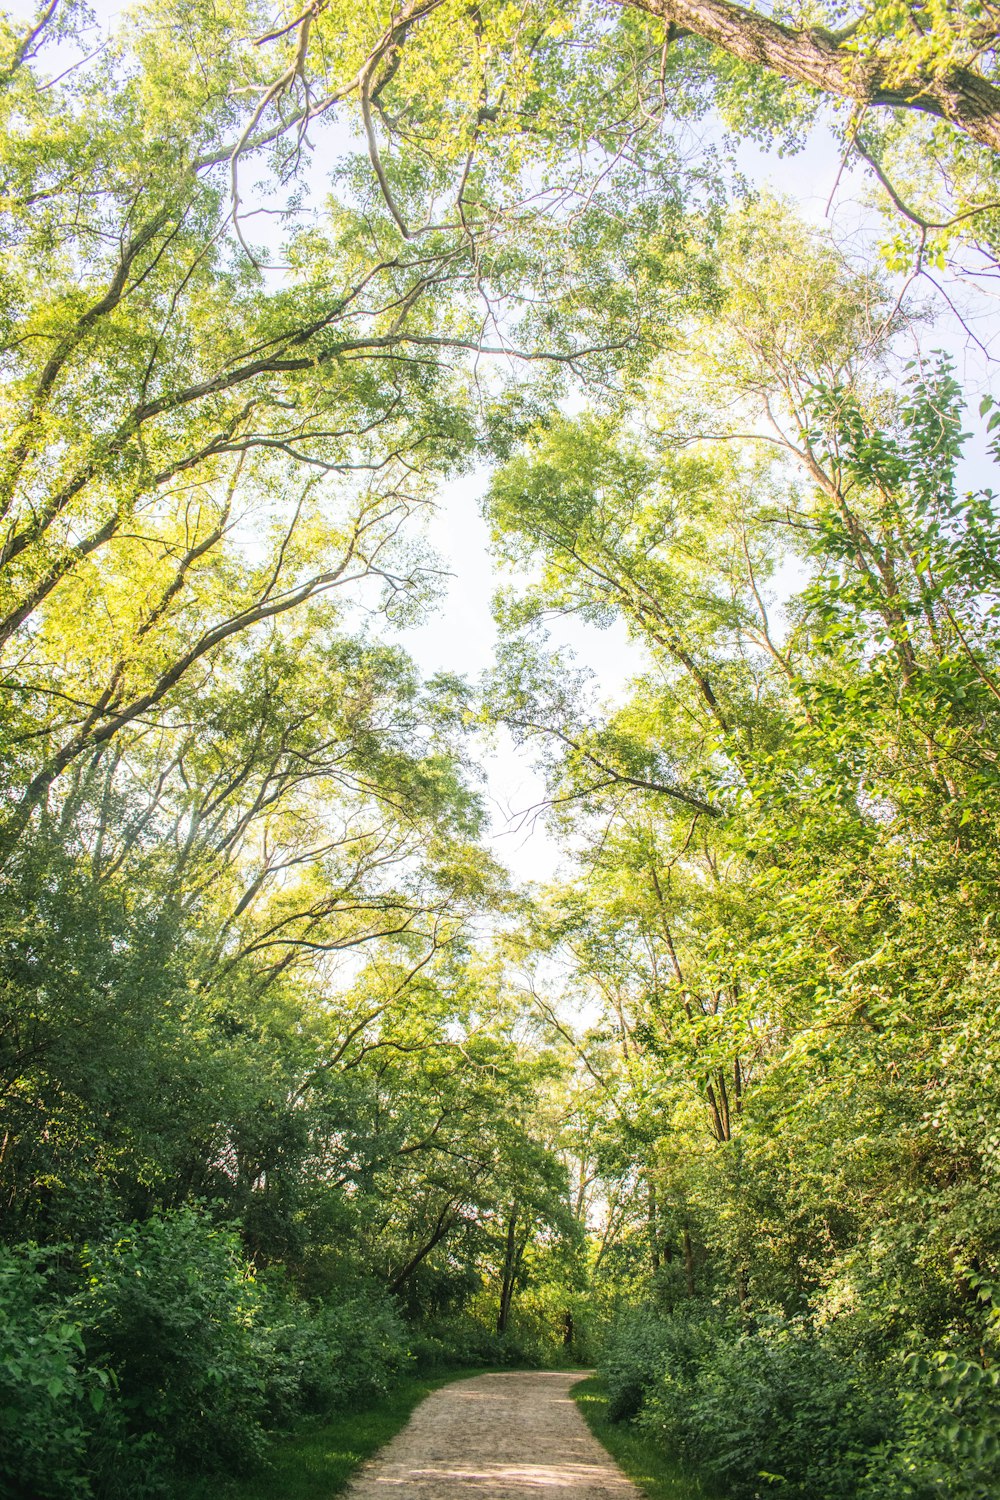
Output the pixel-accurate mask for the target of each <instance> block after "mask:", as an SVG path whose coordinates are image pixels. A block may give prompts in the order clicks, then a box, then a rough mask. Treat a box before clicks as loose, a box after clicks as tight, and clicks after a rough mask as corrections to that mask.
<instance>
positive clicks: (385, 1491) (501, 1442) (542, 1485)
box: [345, 1370, 640, 1500]
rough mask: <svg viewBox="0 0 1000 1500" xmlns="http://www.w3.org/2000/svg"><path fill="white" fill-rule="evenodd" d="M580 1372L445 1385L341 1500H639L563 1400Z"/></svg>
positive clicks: (529, 1374) (515, 1375)
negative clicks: (549, 1494) (553, 1496)
mask: <svg viewBox="0 0 1000 1500" xmlns="http://www.w3.org/2000/svg"><path fill="white" fill-rule="evenodd" d="M584 1378H585V1372H570V1371H551V1370H546V1371H530V1372H522V1371H518V1372H504V1373H503V1374H499V1375H477V1376H474V1377H473V1378H472V1379H469V1380H458V1381H454V1382H453V1383H451V1384H450V1385H446V1386H443V1387H442V1388H441V1389H440V1390H437V1391H434V1392H433V1394H432V1395H430V1396H428V1397H427V1399H426V1400H425V1401H423V1402H422V1403H421V1404H420V1406H418V1407H417V1410H416V1411H415V1412H414V1414H413V1416H412V1417H411V1419H410V1421H409V1423H408V1425H407V1426H406V1427H405V1428H404V1429H403V1431H402V1432H400V1433H399V1434H398V1435H397V1436H396V1437H395V1438H393V1440H392V1442H390V1443H389V1444H388V1445H387V1446H386V1447H385V1448H383V1449H382V1451H381V1452H380V1453H378V1454H376V1456H375V1457H374V1458H373V1459H370V1460H369V1462H368V1463H366V1464H365V1465H364V1466H363V1467H362V1468H361V1469H360V1470H359V1471H358V1473H357V1474H356V1475H355V1477H354V1478H353V1479H352V1481H351V1482H350V1484H349V1485H348V1487H347V1490H346V1492H345V1493H346V1497H347V1500H390V1497H391V1496H393V1495H394V1494H395V1495H405V1496H406V1497H407V1500H468V1497H472V1496H479V1497H485V1496H489V1497H490V1500H539V1496H540V1492H541V1491H544V1490H557V1491H558V1493H559V1500H640V1491H639V1490H637V1489H636V1488H635V1486H634V1485H633V1484H632V1483H631V1482H630V1481H629V1480H628V1479H626V1478H625V1476H624V1474H623V1473H622V1472H621V1470H620V1469H619V1468H618V1467H617V1465H616V1464H615V1462H614V1460H613V1459H611V1458H610V1457H609V1456H608V1454H607V1453H606V1452H605V1450H604V1449H603V1448H602V1447H601V1445H600V1443H598V1441H597V1440H596V1438H594V1437H593V1436H592V1435H591V1433H590V1432H589V1431H588V1429H587V1426H586V1424H585V1422H584V1420H583V1418H582V1417H581V1416H580V1413H579V1411H578V1410H577V1408H576V1405H575V1404H574V1402H573V1399H572V1397H571V1395H570V1389H571V1387H572V1386H573V1385H574V1383H575V1382H576V1381H578V1380H582V1379H584Z"/></svg>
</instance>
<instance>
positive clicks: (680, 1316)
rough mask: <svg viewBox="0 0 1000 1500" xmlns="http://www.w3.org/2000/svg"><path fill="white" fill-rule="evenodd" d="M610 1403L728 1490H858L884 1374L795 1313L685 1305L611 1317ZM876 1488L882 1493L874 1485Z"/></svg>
mask: <svg viewBox="0 0 1000 1500" xmlns="http://www.w3.org/2000/svg"><path fill="white" fill-rule="evenodd" d="M603 1374H604V1377H605V1380H606V1383H607V1388H608V1396H609V1414H611V1413H613V1414H614V1416H615V1418H616V1419H617V1420H623V1419H629V1418H632V1419H634V1420H635V1421H636V1422H637V1425H639V1426H640V1427H641V1428H642V1429H643V1430H644V1431H646V1432H647V1433H649V1434H650V1435H652V1436H654V1437H655V1438H656V1439H657V1441H658V1442H659V1443H661V1444H662V1445H663V1446H664V1447H665V1448H666V1449H667V1450H668V1451H670V1452H672V1453H675V1454H678V1455H680V1456H681V1457H683V1458H684V1459H686V1460H687V1462H688V1463H690V1464H691V1466H692V1467H693V1468H695V1469H697V1470H699V1471H700V1472H701V1473H702V1474H703V1475H704V1476H705V1478H706V1479H708V1480H709V1481H710V1482H711V1483H712V1484H713V1485H718V1486H719V1487H720V1488H721V1489H722V1490H723V1492H724V1493H725V1494H726V1495H727V1496H728V1497H731V1500H756V1497H758V1496H761V1495H764V1494H766V1493H768V1492H769V1491H771V1490H772V1489H776V1488H780V1490H781V1493H782V1494H783V1495H785V1496H787V1497H788V1500H793V1497H794V1500H818V1497H820V1496H822V1500H856V1497H857V1495H858V1493H859V1487H860V1485H861V1484H862V1483H863V1482H864V1480H865V1476H866V1474H867V1472H868V1467H869V1462H870V1458H871V1455H872V1453H873V1450H874V1449H875V1448H876V1446H877V1445H878V1444H879V1442H880V1441H881V1440H882V1438H883V1436H884V1433H885V1431H886V1421H887V1412H888V1393H887V1390H886V1387H885V1384H884V1382H880V1381H879V1380H878V1379H877V1378H875V1377H873V1376H872V1374H871V1373H870V1372H864V1371H861V1370H860V1369H858V1368H856V1367H855V1366H853V1365H852V1364H851V1362H850V1361H849V1360H848V1359H846V1358H845V1357H844V1356H843V1355H841V1354H840V1353H839V1351H838V1350H837V1349H836V1348H835V1346H834V1345H833V1344H832V1343H831V1342H830V1341H828V1340H825V1339H823V1338H822V1337H820V1336H818V1335H816V1334H815V1333H813V1332H812V1331H811V1330H810V1329H809V1328H808V1327H807V1326H806V1325H804V1324H802V1323H798V1322H794V1321H792V1322H777V1321H776V1322H775V1323H774V1324H772V1325H770V1326H763V1327H760V1328H758V1329H756V1330H754V1331H752V1332H751V1331H747V1330H746V1329H745V1328H744V1327H742V1326H741V1325H740V1324H739V1323H737V1322H736V1321H735V1320H733V1319H728V1318H725V1317H723V1316H721V1315H719V1314H718V1313H714V1314H713V1313H711V1312H709V1311H708V1310H706V1309H704V1308H703V1309H698V1308H697V1306H696V1305H695V1306H693V1307H692V1308H691V1309H690V1310H686V1311H681V1312H678V1313H675V1314H674V1315H672V1316H670V1317H668V1318H663V1317H660V1316H658V1315H657V1314H656V1312H655V1311H649V1310H647V1311H643V1312H640V1313H636V1314H632V1315H631V1316H629V1317H628V1318H626V1319H623V1320H622V1321H621V1323H620V1324H619V1325H618V1327H617V1328H616V1330H615V1332H614V1334H613V1336H612V1338H611V1340H610V1341H609V1345H608V1349H607V1352H606V1355H605V1359H604V1363H603ZM880 1493H883V1494H884V1493H885V1492H880Z"/></svg>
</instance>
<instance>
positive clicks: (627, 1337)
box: [601, 1303, 718, 1422]
mask: <svg viewBox="0 0 1000 1500" xmlns="http://www.w3.org/2000/svg"><path fill="white" fill-rule="evenodd" d="M716 1324H717V1319H715V1320H714V1321H713V1313H712V1309H711V1308H708V1307H704V1306H703V1305H702V1304H700V1303H691V1304H689V1306H688V1307H686V1308H684V1309H683V1310H682V1311H679V1312H677V1313H675V1314H673V1315H672V1316H670V1317H669V1318H665V1317H663V1315H662V1314H661V1313H660V1312H659V1311H658V1310H657V1309H655V1308H649V1307H646V1308H637V1309H636V1310H634V1311H633V1312H630V1313H626V1314H625V1315H624V1316H623V1317H621V1318H619V1319H618V1321H617V1322H616V1323H615V1324H614V1327H613V1328H612V1330H611V1334H610V1336H609V1338H608V1340H607V1342H606V1344H605V1348H604V1353H603V1357H602V1359H601V1375H602V1377H603V1380H604V1384H605V1387H606V1389H607V1393H608V1420H609V1421H611V1422H625V1421H631V1420H632V1419H633V1418H634V1417H636V1416H638V1414H639V1413H640V1411H642V1409H643V1407H644V1406H645V1404H646V1401H647V1399H648V1398H649V1396H650V1395H651V1394H652V1393H653V1392H656V1393H657V1394H658V1396H659V1398H660V1399H661V1400H662V1399H663V1398H664V1395H665V1389H666V1387H668V1386H671V1387H676V1388H677V1390H678V1393H679V1399H680V1400H681V1401H682V1402H683V1401H684V1400H686V1399H687V1398H688V1395H689V1393H690V1391H691V1390H692V1389H693V1387H694V1383H695V1381H696V1378H697V1373H698V1369H699V1367H700V1364H701V1361H702V1360H703V1358H704V1357H705V1355H706V1353H707V1351H708V1350H709V1348H710V1347H711V1345H712V1342H713V1340H714V1339H715V1338H716V1337H718V1329H717V1327H716Z"/></svg>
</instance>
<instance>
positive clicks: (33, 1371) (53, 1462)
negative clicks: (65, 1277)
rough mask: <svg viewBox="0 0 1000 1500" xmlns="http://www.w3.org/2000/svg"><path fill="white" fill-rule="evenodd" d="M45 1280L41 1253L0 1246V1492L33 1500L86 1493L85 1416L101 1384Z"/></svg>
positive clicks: (101, 1395) (97, 1400)
mask: <svg viewBox="0 0 1000 1500" xmlns="http://www.w3.org/2000/svg"><path fill="white" fill-rule="evenodd" d="M52 1283H53V1277H52V1273H51V1270H50V1267H49V1262H48V1261H47V1260H46V1258H45V1257H43V1255H42V1253H41V1252H39V1251H37V1250H30V1249H29V1250H27V1251H12V1250H5V1249H0V1455H2V1456H0V1494H4V1495H10V1496H25V1497H27V1496H37V1497H38V1500H55V1497H62V1496H69V1495H76V1496H81V1497H83V1496H87V1495H89V1494H90V1493H91V1491H90V1486H89V1483H88V1481H87V1478H86V1474H85V1467H86V1442H87V1426H86V1412H87V1410H88V1407H90V1406H91V1403H93V1407H97V1406H100V1405H101V1404H102V1403H103V1402H104V1399H105V1387H106V1382H107V1380H108V1376H107V1374H106V1372H105V1371H103V1370H88V1369H87V1368H86V1363H85V1358H84V1345H83V1337H82V1335H81V1332H80V1329H79V1327H78V1326H77V1324H76V1323H74V1322H73V1321H72V1320H71V1318H70V1316H69V1311H68V1308H67V1307H66V1305H65V1303H64V1302H60V1300H59V1299H58V1297H57V1295H56V1293H55V1289H54V1287H53V1284H52ZM91 1409H93V1408H91Z"/></svg>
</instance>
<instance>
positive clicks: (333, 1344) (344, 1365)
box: [259, 1289, 414, 1421]
mask: <svg viewBox="0 0 1000 1500" xmlns="http://www.w3.org/2000/svg"><path fill="white" fill-rule="evenodd" d="M261 1325H262V1326H261V1330H260V1334H259V1340H260V1343H261V1345H262V1346H263V1345H265V1344H266V1346H267V1365H268V1370H269V1373H268V1379H267V1399H268V1410H269V1412H270V1415H271V1417H272V1419H273V1420H276V1421H286V1420H288V1419H289V1418H290V1417H291V1416H293V1415H294V1414H295V1412H297V1411H310V1412H323V1411H332V1410H334V1409H336V1408H338V1407H343V1406H347V1405H349V1404H350V1403H351V1402H358V1403H359V1404H362V1405H363V1404H364V1403H365V1402H370V1401H372V1400H373V1399H374V1398H376V1397H378V1396H381V1395H384V1394H385V1392H387V1391H388V1390H390V1389H391V1387H392V1386H393V1385H394V1384H395V1383H396V1381H398V1380H399V1378H400V1377H401V1375H403V1374H404V1373H405V1371H406V1370H407V1369H409V1368H410V1367H411V1366H412V1365H413V1363H414V1360H413V1356H412V1354H411V1352H410V1347H409V1345H410V1339H409V1337H408V1335H407V1330H406V1328H405V1325H404V1324H403V1321H402V1319H401V1318H400V1316H399V1314H398V1313H397V1312H396V1310H395V1308H394V1307H393V1306H392V1305H391V1304H390V1303H388V1302H386V1301H384V1300H380V1299H378V1298H377V1297H375V1296H374V1295H372V1294H367V1295H366V1294H363V1293H354V1294H353V1295H352V1296H350V1297H348V1298H346V1299H345V1300H344V1301H342V1302H333V1301H328V1302H325V1303H322V1304H319V1305H315V1306H314V1305H311V1304H309V1303H304V1302H301V1301H297V1300H295V1299H293V1298H291V1297H289V1296H288V1295H287V1293H285V1292H284V1290H283V1289H282V1290H280V1291H276V1290H274V1289H271V1290H269V1291H268V1292H266V1293H265V1296H264V1306H263V1309H262V1319H261Z"/></svg>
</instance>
